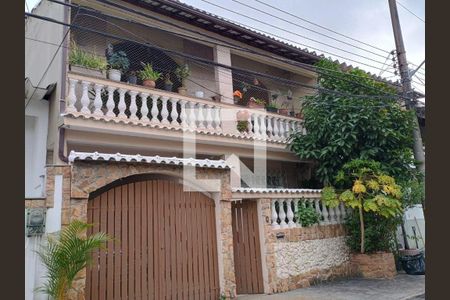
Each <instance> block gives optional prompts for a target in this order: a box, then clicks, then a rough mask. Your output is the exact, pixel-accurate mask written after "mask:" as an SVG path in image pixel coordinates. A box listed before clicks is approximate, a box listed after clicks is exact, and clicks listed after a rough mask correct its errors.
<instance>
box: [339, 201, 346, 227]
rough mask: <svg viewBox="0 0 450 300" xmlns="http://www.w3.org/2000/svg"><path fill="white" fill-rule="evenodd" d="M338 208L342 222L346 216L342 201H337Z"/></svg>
mask: <svg viewBox="0 0 450 300" xmlns="http://www.w3.org/2000/svg"><path fill="white" fill-rule="evenodd" d="M339 208H340V209H341V223H344V221H345V217H347V211H346V210H345V205H344V202H341V203H339Z"/></svg>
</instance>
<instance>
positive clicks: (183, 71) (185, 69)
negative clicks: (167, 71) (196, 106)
mask: <svg viewBox="0 0 450 300" xmlns="http://www.w3.org/2000/svg"><path fill="white" fill-rule="evenodd" d="M175 75H176V76H177V78H178V80H180V82H181V86H180V87H179V88H178V93H179V94H181V95H186V94H187V89H186V85H185V80H186V78H188V77H189V76H190V75H191V71H190V70H189V65H188V64H184V65H181V66H178V68H176V69H175Z"/></svg>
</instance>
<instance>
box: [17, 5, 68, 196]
mask: <svg viewBox="0 0 450 300" xmlns="http://www.w3.org/2000/svg"><path fill="white" fill-rule="evenodd" d="M34 13H35V14H38V15H42V16H47V17H50V18H53V19H56V20H61V21H63V16H64V7H63V6H62V5H58V4H55V3H51V2H49V1H45V0H43V1H41V3H39V4H38V5H37V6H36V8H35V10H34ZM62 37H63V27H62V26H59V25H55V24H52V23H50V22H46V21H42V20H38V19H33V18H28V19H27V20H25V74H24V75H25V78H27V77H28V79H29V81H30V82H31V84H32V85H33V86H37V85H38V83H39V81H41V78H42V81H41V82H40V83H39V88H44V89H45V88H46V87H47V86H48V85H49V84H52V83H55V82H58V85H57V87H59V86H60V84H59V82H60V80H61V70H62V67H63V66H62V51H61V49H60V50H59V51H58V52H57V55H56V57H55V59H54V60H53V62H52V63H51V65H50V68H49V69H48V72H47V73H46V75H45V76H44V77H43V74H44V72H45V70H46V68H47V66H48V65H49V64H50V62H51V60H52V58H53V55H54V54H55V53H56V50H57V49H58V47H57V46H55V45H50V44H48V43H53V44H59V43H61V41H62ZM31 39H33V40H31ZM42 41H43V42H46V43H43V42H42ZM56 93H57V94H56V97H55V99H59V98H60V97H59V94H60V93H59V89H58V88H57V89H56ZM31 94H32V92H31V93H30V94H29V95H31ZM37 94H39V93H35V95H34V96H33V98H32V99H31V100H29V99H27V98H26V99H25V105H26V108H25V198H38V197H42V196H44V184H43V182H44V181H43V176H44V174H45V169H44V168H45V163H46V150H47V147H48V137H49V135H48V128H49V126H48V124H49V117H50V116H49V102H48V101H46V100H42V99H40V97H36V96H37ZM57 102H58V101H57ZM27 103H28V104H27ZM56 104H57V105H59V103H56ZM54 136H56V130H53V131H52V134H51V135H50V137H51V138H53V137H54Z"/></svg>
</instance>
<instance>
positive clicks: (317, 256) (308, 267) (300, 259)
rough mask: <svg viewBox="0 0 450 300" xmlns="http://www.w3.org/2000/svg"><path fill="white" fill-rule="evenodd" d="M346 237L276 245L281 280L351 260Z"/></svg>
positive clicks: (276, 261) (277, 267) (276, 257)
mask: <svg viewBox="0 0 450 300" xmlns="http://www.w3.org/2000/svg"><path fill="white" fill-rule="evenodd" d="M349 253H350V252H349V249H348V247H347V245H346V243H345V237H335V238H328V239H317V240H306V241H299V242H280V243H276V244H275V266H276V270H277V277H278V278H280V279H283V278H288V277H291V276H297V275H300V274H303V273H307V272H309V271H312V270H325V269H329V268H331V267H334V266H339V265H341V264H343V263H345V262H347V261H348V260H349Z"/></svg>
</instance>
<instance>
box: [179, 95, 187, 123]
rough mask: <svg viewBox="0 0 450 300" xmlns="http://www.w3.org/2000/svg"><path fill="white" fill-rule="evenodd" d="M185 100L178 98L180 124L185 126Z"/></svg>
mask: <svg viewBox="0 0 450 300" xmlns="http://www.w3.org/2000/svg"><path fill="white" fill-rule="evenodd" d="M186 103H187V101H186V100H180V126H181V127H183V128H185V127H186V126H187V125H188V123H187V114H186Z"/></svg>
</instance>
